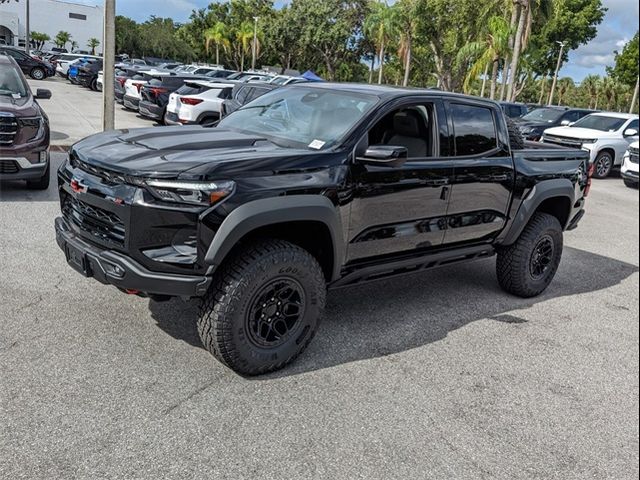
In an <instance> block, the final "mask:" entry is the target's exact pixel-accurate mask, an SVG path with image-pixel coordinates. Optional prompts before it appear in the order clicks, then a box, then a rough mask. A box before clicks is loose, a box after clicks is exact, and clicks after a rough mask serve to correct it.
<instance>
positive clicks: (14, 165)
mask: <svg viewBox="0 0 640 480" xmlns="http://www.w3.org/2000/svg"><path fill="white" fill-rule="evenodd" d="M19 170H20V167H18V162H16V161H14V160H0V173H18V171H19Z"/></svg>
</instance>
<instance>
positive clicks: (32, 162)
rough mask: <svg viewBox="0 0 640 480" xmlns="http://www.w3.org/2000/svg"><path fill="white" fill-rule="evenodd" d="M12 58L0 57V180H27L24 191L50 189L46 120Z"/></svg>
mask: <svg viewBox="0 0 640 480" xmlns="http://www.w3.org/2000/svg"><path fill="white" fill-rule="evenodd" d="M48 98H51V92H50V91H49V90H45V89H42V88H39V89H37V90H36V94H35V95H33V93H32V92H31V89H30V88H29V84H28V83H27V80H26V79H25V78H24V74H23V73H22V71H21V68H20V66H19V65H18V63H17V62H16V61H15V59H14V58H13V57H9V56H7V55H2V54H0V180H26V181H27V187H28V188H32V189H36V190H46V189H47V188H48V187H49V170H50V166H49V165H50V164H49V119H48V117H47V115H46V114H45V113H44V110H42V108H41V107H40V104H39V103H38V100H41V99H48Z"/></svg>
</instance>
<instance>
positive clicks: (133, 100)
mask: <svg viewBox="0 0 640 480" xmlns="http://www.w3.org/2000/svg"><path fill="white" fill-rule="evenodd" d="M122 103H123V105H124V107H125V108H128V109H129V110H136V111H137V110H138V106H139V105H140V99H139V98H138V97H132V96H131V95H125V96H124V97H123V98H122Z"/></svg>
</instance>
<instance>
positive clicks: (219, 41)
mask: <svg viewBox="0 0 640 480" xmlns="http://www.w3.org/2000/svg"><path fill="white" fill-rule="evenodd" d="M204 40H205V49H206V51H207V55H208V54H209V47H210V46H211V44H212V43H213V44H214V46H215V48H216V65H219V64H220V47H222V48H223V50H224V51H225V52H226V51H227V49H228V48H229V46H230V42H229V39H228V38H227V27H226V25H225V24H224V23H223V22H216V23H215V24H214V25H213V27H211V28H208V29H207V30H205V32H204Z"/></svg>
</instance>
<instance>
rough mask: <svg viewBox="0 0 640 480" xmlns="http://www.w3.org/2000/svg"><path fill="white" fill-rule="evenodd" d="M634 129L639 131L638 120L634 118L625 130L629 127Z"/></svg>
mask: <svg viewBox="0 0 640 480" xmlns="http://www.w3.org/2000/svg"><path fill="white" fill-rule="evenodd" d="M630 128H632V129H634V130H635V131H636V132H637V131H638V120H633V121H632V122H631V123H630V124H629V125H627V128H625V130H628V129H630Z"/></svg>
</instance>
